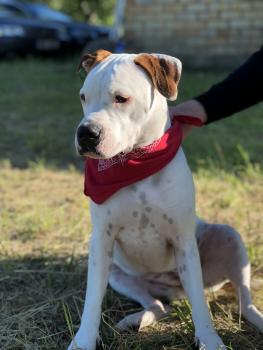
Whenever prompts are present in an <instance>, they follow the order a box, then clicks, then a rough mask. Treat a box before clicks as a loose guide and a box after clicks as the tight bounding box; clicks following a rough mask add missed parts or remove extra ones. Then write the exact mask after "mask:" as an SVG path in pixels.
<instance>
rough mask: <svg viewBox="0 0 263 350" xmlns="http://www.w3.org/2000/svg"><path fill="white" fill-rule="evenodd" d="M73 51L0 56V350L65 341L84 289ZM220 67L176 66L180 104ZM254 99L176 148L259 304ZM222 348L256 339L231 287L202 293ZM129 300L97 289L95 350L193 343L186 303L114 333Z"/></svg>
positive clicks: (258, 343) (84, 204) (85, 229)
mask: <svg viewBox="0 0 263 350" xmlns="http://www.w3.org/2000/svg"><path fill="white" fill-rule="evenodd" d="M76 66H77V58H72V59H68V60H66V61H55V62H54V61H48V60H45V61H42V60H33V59H27V60H22V61H11V62H1V63H0V72H1V81H0V106H1V108H0V198H1V201H0V233H1V242H0V281H1V284H0V297H1V304H0V311H1V312H0V348H1V349H2V350H14V349H21V350H22V349H25V350H31V349H32V350H33V349H34V350H47V349H49V350H51V349H59V350H60V349H61V350H62V349H66V346H67V344H68V343H69V341H70V337H71V334H72V332H75V331H76V330H77V328H78V325H79V322H80V315H81V311H82V306H83V299H84V292H85V287H86V259H87V249H86V248H87V243H88V237H89V233H90V219H89V214H88V206H89V203H88V200H87V199H86V198H85V197H84V195H83V174H82V168H83V161H82V160H81V159H79V158H77V157H76V155H75V152H74V147H73V139H74V129H75V128H76V125H77V123H78V122H79V120H80V118H81V114H82V112H81V108H80V103H79V97H78V90H79V88H80V86H81V82H82V78H81V77H80V76H79V75H77V74H76ZM226 73H227V72H225V71H224V72H215V71H206V72H204V73H201V72H193V71H186V72H185V73H184V74H183V78H182V83H181V87H180V90H179V99H180V100H184V99H186V98H188V97H191V96H193V95H195V94H197V93H200V92H201V91H204V90H205V89H206V88H208V87H209V86H210V85H211V84H212V83H214V82H216V81H218V80H219V79H221V78H222V77H224V76H225V74H226ZM262 113H263V106H262V105H258V106H255V107H253V108H252V109H249V110H247V111H244V112H243V113H242V114H239V115H238V116H235V117H233V118H230V119H229V120H225V121H221V122H218V123H214V124H212V125H211V126H207V127H205V128H203V129H202V130H196V131H194V132H192V133H191V134H190V135H189V137H188V138H187V140H186V141H185V144H184V149H185V151H186V155H187V158H188V160H189V163H190V166H191V168H192V170H193V173H194V178H195V184H196V190H197V211H198V214H199V215H200V216H201V217H203V218H205V219H207V220H209V221H213V222H224V223H228V224H231V225H234V226H235V227H236V228H237V229H238V230H239V231H240V233H241V235H242V237H243V239H244V241H245V243H246V246H247V249H248V252H249V256H250V259H251V262H252V271H253V275H252V294H253V297H254V301H255V304H256V305H257V306H258V307H259V308H260V309H261V311H263V295H262V287H263V260H262V252H263V237H262V228H263V217H262V211H263V190H262V185H263V170H262V161H263V159H262V151H263V147H262V131H263V118H262ZM208 300H209V305H210V309H211V312H212V315H213V319H214V322H215V325H216V328H217V329H218V331H219V333H220V335H221V336H222V338H223V340H224V341H225V343H226V344H227V345H228V346H229V349H239V350H245V349H246V350H255V349H257V350H259V349H262V348H263V339H262V335H261V334H260V333H259V332H258V331H257V330H256V329H255V328H254V327H253V326H251V325H249V324H248V323H247V322H244V320H242V319H241V320H240V318H239V314H238V309H237V302H236V297H235V293H234V291H233V289H232V287H231V286H230V285H227V286H226V287H225V288H224V289H223V290H221V291H220V292H218V293H215V294H209V295H208ZM138 309H139V306H138V305H136V304H134V303H133V302H131V301H130V300H127V299H126V298H124V297H122V296H120V295H117V294H116V293H114V292H113V291H112V290H110V289H109V290H108V291H107V295H106V298H105V301H104V305H103V314H102V325H101V338H102V343H101V344H100V348H101V349H120V350H128V349H132V350H140V349H142V350H146V349H147V350H148V349H152V350H155V349H162V350H168V349H192V348H193V346H194V344H193V341H194V337H193V326H192V322H191V319H190V307H189V304H188V303H187V302H186V301H183V302H176V301H175V302H174V303H173V312H172V314H171V315H169V316H168V317H166V318H165V319H163V320H162V321H160V322H158V323H157V324H156V325H154V326H152V327H149V328H147V329H145V330H143V331H142V332H140V333H136V332H130V333H125V334H119V333H118V332H117V331H116V329H115V328H114V326H115V323H116V320H119V319H120V318H121V317H123V316H124V315H126V314H127V313H130V312H134V311H135V310H138Z"/></svg>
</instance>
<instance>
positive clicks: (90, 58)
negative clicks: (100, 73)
mask: <svg viewBox="0 0 263 350" xmlns="http://www.w3.org/2000/svg"><path fill="white" fill-rule="evenodd" d="M111 54H112V53H111V52H110V51H106V50H97V51H95V52H92V53H86V54H84V55H83V57H82V58H81V61H80V63H79V66H78V70H80V69H81V68H84V70H85V72H86V73H89V71H90V70H91V69H92V68H93V67H95V66H96V65H97V64H98V63H100V62H101V61H103V60H105V59H106V58H107V57H108V56H110V55H111Z"/></svg>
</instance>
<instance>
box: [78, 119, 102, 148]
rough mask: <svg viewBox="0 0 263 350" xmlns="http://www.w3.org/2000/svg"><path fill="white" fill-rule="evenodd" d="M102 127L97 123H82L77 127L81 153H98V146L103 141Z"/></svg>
mask: <svg viewBox="0 0 263 350" xmlns="http://www.w3.org/2000/svg"><path fill="white" fill-rule="evenodd" d="M101 135H102V128H101V127H100V126H99V125H97V124H91V123H89V124H81V125H80V126H79V127H78V129H77V141H78V145H79V149H78V151H79V154H85V153H88V152H93V153H97V151H96V146H98V144H99V143H100V141H101Z"/></svg>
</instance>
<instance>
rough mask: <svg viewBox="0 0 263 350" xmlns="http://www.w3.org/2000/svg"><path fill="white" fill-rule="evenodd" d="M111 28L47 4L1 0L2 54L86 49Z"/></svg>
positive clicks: (0, 30)
mask: <svg viewBox="0 0 263 350" xmlns="http://www.w3.org/2000/svg"><path fill="white" fill-rule="evenodd" d="M109 35H110V28H108V27H103V26H95V25H89V24H85V23H81V22H76V21H74V20H73V19H72V18H71V17H70V16H68V15H66V14H64V13H63V12H59V11H56V10H54V9H52V8H50V7H48V6H46V5H44V4H37V3H27V2H24V1H18V0H0V55H10V54H13V53H24V54H25V53H35V52H45V51H48V52H50V51H53V52H54V51H63V52H65V51H70V52H71V51H72V50H76V49H79V50H81V49H83V47H84V46H85V45H86V44H87V43H88V42H91V41H92V40H95V39H98V38H107V37H109Z"/></svg>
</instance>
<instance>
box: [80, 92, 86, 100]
mask: <svg viewBox="0 0 263 350" xmlns="http://www.w3.org/2000/svg"><path fill="white" fill-rule="evenodd" d="M80 99H81V101H82V102H85V95H84V94H80Z"/></svg>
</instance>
